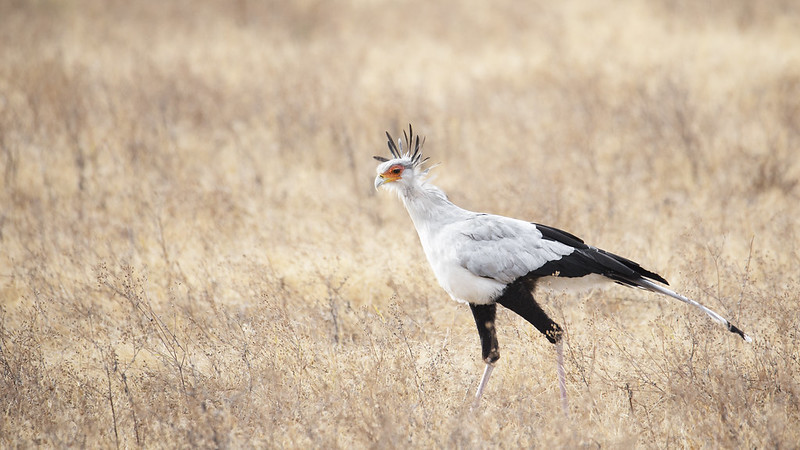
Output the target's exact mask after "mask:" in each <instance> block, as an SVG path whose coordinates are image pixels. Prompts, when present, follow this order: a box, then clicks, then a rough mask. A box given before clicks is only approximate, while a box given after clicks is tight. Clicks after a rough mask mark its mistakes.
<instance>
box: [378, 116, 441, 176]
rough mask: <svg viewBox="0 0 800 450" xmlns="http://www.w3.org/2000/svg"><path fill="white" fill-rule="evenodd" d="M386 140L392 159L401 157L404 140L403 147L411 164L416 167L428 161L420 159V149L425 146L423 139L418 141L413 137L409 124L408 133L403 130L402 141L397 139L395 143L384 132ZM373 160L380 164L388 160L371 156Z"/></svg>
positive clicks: (417, 137)
mask: <svg viewBox="0 0 800 450" xmlns="http://www.w3.org/2000/svg"><path fill="white" fill-rule="evenodd" d="M386 138H387V139H388V142H387V145H388V146H389V152H391V153H392V157H394V158H402V157H403V140H405V146H406V148H407V152H408V155H409V158H410V159H411V163H412V164H414V165H415V166H418V165H420V164H424V163H425V162H426V161H428V158H425V159H422V147H423V146H424V145H425V138H424V137H423V138H422V140H420V138H419V136H415V135H414V129H413V128H412V127H411V124H408V133H406V131H405V130H403V139H402V140H401V139H398V140H397V143H395V141H394V138H393V137H392V135H391V134H389V132H388V131H387V132H386ZM412 143H413V144H414V145H413V146H412V145H411V144H412ZM412 149H413V152H412ZM373 158H375V159H377V160H378V161H381V162H386V161H388V159H386V158H384V157H382V156H373Z"/></svg>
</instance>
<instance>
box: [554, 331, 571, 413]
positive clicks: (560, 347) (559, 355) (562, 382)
mask: <svg viewBox="0 0 800 450" xmlns="http://www.w3.org/2000/svg"><path fill="white" fill-rule="evenodd" d="M556 365H557V367H556V371H557V372H558V389H559V390H560V391H561V408H562V409H563V410H564V415H566V416H567V417H569V403H568V402H567V377H566V375H565V374H564V341H563V340H561V339H559V340H558V342H556Z"/></svg>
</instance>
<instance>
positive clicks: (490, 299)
mask: <svg viewBox="0 0 800 450" xmlns="http://www.w3.org/2000/svg"><path fill="white" fill-rule="evenodd" d="M403 135H404V137H405V143H406V147H407V150H406V151H405V152H404V151H403V141H401V140H398V141H397V144H395V142H394V140H393V139H392V137H391V135H389V133H388V132H387V133H386V137H387V138H388V139H389V142H388V145H389V151H390V152H391V156H392V158H391V159H388V158H384V157H381V156H375V157H374V158H375V159H377V160H378V161H380V164H379V165H378V167H377V174H378V175H377V176H376V177H375V188H376V189H378V188H381V187H383V188H386V189H389V190H391V191H394V192H395V193H397V195H398V196H399V197H400V199H401V200H402V201H403V204H404V205H405V207H406V210H408V214H409V215H410V216H411V220H412V221H413V222H414V227H415V228H416V229H417V234H418V235H419V240H420V242H421V243H422V248H423V250H424V251H425V256H426V257H427V258H428V262H429V263H430V265H431V268H432V269H433V273H434V274H435V275H436V279H437V280H438V281H439V284H440V285H441V286H442V288H444V290H445V291H447V293H448V294H450V296H451V297H452V298H453V299H454V300H457V301H460V302H465V303H468V304H469V307H470V309H471V310H472V314H473V316H474V318H475V324H476V325H477V327H478V334H479V335H480V340H481V349H482V355H483V361H484V362H485V363H486V368H485V370H484V372H483V376H482V377H481V381H480V384H479V385H478V390H477V393H476V394H475V400H474V402H475V404H477V403H478V402H479V400H480V398H481V394H483V391H484V389H485V388H486V385H487V383H488V381H489V376H490V375H491V373H492V370H493V368H494V363H495V362H497V360H498V359H499V358H500V353H499V350H498V344H497V332H496V328H495V314H496V308H497V304H498V303H499V304H501V305H503V306H504V307H506V308H508V309H510V310H511V311H513V312H515V313H517V314H519V315H520V316H522V318H523V319H525V320H527V321H528V322H530V323H531V324H532V325H533V326H534V327H536V329H537V330H539V331H540V332H541V333H542V334H544V336H545V337H546V338H547V340H548V341H550V342H551V343H553V344H555V347H556V355H557V358H556V360H557V373H558V384H559V389H560V391H561V401H562V407H563V408H564V412H565V413H567V411H568V405H567V393H566V382H565V377H564V364H563V358H564V356H563V347H562V335H563V331H562V329H561V327H560V326H559V325H558V324H557V323H555V322H554V321H553V320H552V319H551V318H550V317H548V315H547V314H546V313H545V312H544V310H542V308H541V306H539V304H538V303H537V302H536V300H535V299H534V298H533V291H534V288H536V287H537V285H539V284H540V283H549V284H551V285H552V284H556V283H557V284H558V285H559V286H560V285H562V284H563V285H564V286H566V287H568V286H569V284H577V283H576V281H578V280H582V281H584V282H585V281H589V282H590V283H591V284H597V283H598V282H615V283H618V284H621V285H624V286H629V287H635V288H641V289H645V290H648V291H653V292H658V293H660V294H664V295H667V296H670V297H672V298H674V299H677V300H680V301H682V302H684V303H688V304H690V305H692V306H695V307H697V308H699V309H700V310H701V311H703V312H704V313H706V314H708V315H709V316H710V317H711V318H712V319H713V320H714V321H716V322H718V323H720V324H722V325H724V326H725V327H726V328H727V329H728V331H730V332H732V333H736V334H738V335H739V336H741V337H742V338H743V339H744V340H745V341H747V342H751V341H752V339H751V338H750V336H748V335H747V334H745V333H744V332H743V331H742V330H740V329H739V328H738V327H736V326H735V325H733V324H732V323H730V322H729V321H728V320H726V319H725V318H724V317H722V316H721V315H719V314H717V313H716V312H714V311H712V310H710V309H709V308H707V307H705V306H703V305H701V304H700V303H698V302H696V301H694V300H692V299H690V298H687V297H684V296H683V295H680V294H677V293H675V292H673V291H672V290H670V289H667V288H666V287H664V286H662V285H661V284H664V285H667V284H669V283H667V280H665V279H664V278H663V277H662V276H660V275H658V274H657V273H654V272H651V271H649V270H647V269H644V268H643V267H641V266H640V265H639V264H637V263H635V262H633V261H631V260H629V259H627V258H623V257H621V256H618V255H615V254H613V253H609V252H607V251H605V250H601V249H599V248H596V247H592V246H590V245H587V244H585V243H584V242H583V241H582V240H581V239H579V238H577V237H575V236H573V235H572V234H570V233H567V232H565V231H561V230H559V229H556V228H553V227H548V226H545V225H540V224H538V223H531V222H526V221H523V220H517V219H512V218H509V217H503V216H497V215H493V214H485V213H476V212H472V211H467V210H465V209H462V208H460V207H458V206H456V205H455V204H453V203H452V202H450V200H448V198H447V195H445V193H444V192H443V191H442V190H441V189H439V188H438V187H436V186H434V185H433V184H431V183H430V182H429V181H428V179H427V178H428V172H429V171H430V168H427V169H425V168H423V165H424V164H425V163H426V162H427V161H428V159H429V158H424V159H423V158H422V153H421V150H422V146H423V144H424V142H425V141H424V139H423V140H422V142H420V139H419V136H414V134H413V130H412V128H411V125H409V126H408V134H406V132H405V131H403ZM412 144H413V147H412ZM578 283H580V282H579V281H578ZM657 283H660V284H657ZM584 284H585V283H584Z"/></svg>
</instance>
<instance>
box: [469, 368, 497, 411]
mask: <svg viewBox="0 0 800 450" xmlns="http://www.w3.org/2000/svg"><path fill="white" fill-rule="evenodd" d="M492 370H494V364H489V363H486V369H484V371H483V376H482V377H481V382H480V384H479V385H478V392H476V393H475V401H474V403H473V404H472V406H478V403H479V402H480V401H481V395H483V390H484V388H486V385H487V384H488V383H489V376H491V375H492Z"/></svg>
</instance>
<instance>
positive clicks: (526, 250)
mask: <svg viewBox="0 0 800 450" xmlns="http://www.w3.org/2000/svg"><path fill="white" fill-rule="evenodd" d="M451 231H453V232H454V234H453V236H454V237H455V239H454V242H453V243H452V244H453V245H454V246H455V252H456V257H457V258H458V262H459V264H461V266H462V267H464V268H466V269H467V270H469V271H470V272H472V273H473V274H475V275H477V276H479V277H484V278H491V279H494V280H497V281H499V282H501V283H506V284H507V283H512V282H513V281H514V280H516V279H518V278H520V277H523V276H526V275H528V274H529V273H531V272H533V271H535V270H536V269H538V268H540V267H542V266H544V265H545V264H547V263H548V262H551V261H556V260H560V259H561V258H562V257H564V256H566V255H569V254H571V253H572V252H573V251H574V250H575V248H574V247H572V246H571V245H568V244H565V243H563V242H558V241H556V240H551V239H544V238H543V237H542V232H541V231H540V230H539V229H538V228H537V227H536V225H535V224H532V223H530V222H525V221H522V220H517V219H511V218H508V217H502V216H495V215H491V214H477V215H475V216H473V217H472V218H470V219H468V220H465V221H463V222H460V223H459V224H458V226H457V227H456V228H455V229H453V230H451Z"/></svg>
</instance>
